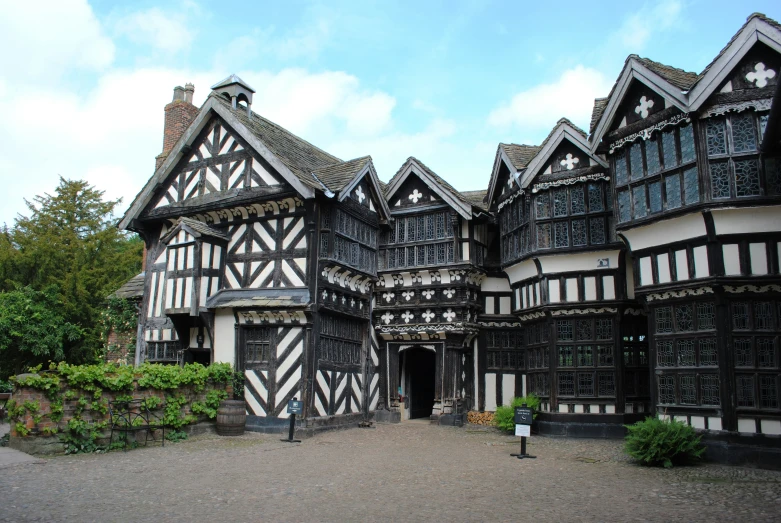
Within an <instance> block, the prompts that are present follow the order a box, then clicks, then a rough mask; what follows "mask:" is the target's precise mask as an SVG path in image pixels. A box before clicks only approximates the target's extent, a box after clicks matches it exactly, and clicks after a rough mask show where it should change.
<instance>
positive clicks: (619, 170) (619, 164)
mask: <svg viewBox="0 0 781 523" xmlns="http://www.w3.org/2000/svg"><path fill="white" fill-rule="evenodd" d="M615 164H616V167H615V173H616V183H617V184H619V185H623V184H625V183H626V182H627V181H628V178H627V170H626V153H625V152H624V151H621V152H620V153H618V154H617V155H616V157H615Z"/></svg>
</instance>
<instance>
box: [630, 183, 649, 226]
mask: <svg viewBox="0 0 781 523" xmlns="http://www.w3.org/2000/svg"><path fill="white" fill-rule="evenodd" d="M632 198H633V199H634V207H635V218H645V216H646V215H647V214H648V209H647V207H646V203H645V185H638V186H637V187H633V188H632Z"/></svg>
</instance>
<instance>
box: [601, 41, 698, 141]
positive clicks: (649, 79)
mask: <svg viewBox="0 0 781 523" xmlns="http://www.w3.org/2000/svg"><path fill="white" fill-rule="evenodd" d="M632 80H637V81H639V82H640V83H642V84H643V85H645V86H646V87H648V88H649V89H651V90H652V91H654V92H655V93H657V94H658V95H659V96H661V97H662V98H664V99H665V101H666V102H667V103H669V104H671V105H672V106H674V107H677V108H678V109H680V110H681V111H682V112H684V113H686V112H688V111H689V109H688V106H689V103H688V96H687V94H686V93H685V92H684V91H682V90H681V89H680V88H678V87H676V86H674V85H673V84H671V83H670V82H669V81H667V80H666V79H664V78H663V77H662V76H661V75H659V74H658V73H656V72H654V71H652V70H651V69H650V68H649V67H647V66H646V65H645V64H643V62H642V59H641V58H640V57H638V56H636V55H630V56H629V57H628V58H627V60H626V63H625V64H624V68H623V70H622V71H621V74H620V75H619V76H618V80H616V84H615V85H614V86H613V89H612V91H611V92H610V95H609V96H608V100H607V104H606V106H605V109H604V111H602V114H601V116H600V117H599V121H598V122H597V125H596V127H595V128H594V132H593V133H592V135H591V137H590V142H591V145H590V151H589V152H590V153H591V154H592V155H595V154H596V152H597V149H598V148H599V145H600V143H601V142H602V137H603V136H605V135H606V134H608V132H609V127H610V125H611V123H612V122H613V119H614V118H615V117H616V113H617V111H618V108H619V106H620V105H621V102H623V100H624V97H625V96H626V94H627V92H628V91H629V89H630V87H631V86H632Z"/></svg>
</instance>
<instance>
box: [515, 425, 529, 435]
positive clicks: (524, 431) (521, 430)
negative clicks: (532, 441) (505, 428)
mask: <svg viewBox="0 0 781 523" xmlns="http://www.w3.org/2000/svg"><path fill="white" fill-rule="evenodd" d="M515 435H516V436H526V437H527V438H528V437H531V435H532V427H531V425H516V426H515Z"/></svg>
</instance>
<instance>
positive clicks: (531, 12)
mask: <svg viewBox="0 0 781 523" xmlns="http://www.w3.org/2000/svg"><path fill="white" fill-rule="evenodd" d="M0 8H2V12H3V13H4V14H7V16H4V18H3V19H2V20H0V46H2V48H3V49H4V50H8V49H18V50H19V51H18V52H15V53H11V52H3V53H2V54H0V113H2V114H3V118H2V122H0V176H2V179H3V181H4V182H5V183H4V186H5V187H7V190H5V191H4V192H3V193H2V194H1V195H0V203H2V205H0V223H4V222H5V223H8V224H9V225H10V224H11V223H12V222H13V219H14V217H15V216H16V214H17V213H18V212H25V206H24V202H23V198H28V199H30V198H32V197H33V196H35V195H36V194H40V193H41V192H44V191H51V190H53V189H54V187H55V186H56V184H57V176H58V175H62V176H64V177H66V178H72V179H87V180H88V181H89V182H91V183H92V184H94V185H96V186H97V187H98V188H99V189H102V190H105V191H106V195H107V196H109V197H111V198H119V197H122V198H124V203H123V205H122V209H121V211H122V212H123V211H124V208H125V207H126V206H127V205H129V204H130V202H131V201H132V199H133V198H134V196H135V195H136V193H137V192H138V191H139V190H140V189H141V187H142V186H143V184H144V183H145V182H146V181H147V180H148V179H149V177H150V176H151V175H152V169H153V167H154V157H155V156H156V155H157V154H158V153H159V152H160V148H161V145H162V125H163V112H162V109H163V106H164V105H165V104H166V103H167V102H168V101H170V99H171V94H172V89H173V87H174V86H175V85H183V84H184V83H185V82H188V81H189V82H193V83H194V84H195V89H196V93H195V97H196V102H197V103H200V102H201V101H203V99H204V98H205V96H206V95H207V94H208V87H209V86H210V85H212V84H214V83H216V82H217V81H219V80H221V79H222V78H224V77H226V76H228V74H230V73H237V74H239V75H240V76H241V77H242V78H244V80H245V81H247V82H248V83H249V84H250V85H251V86H252V87H254V88H255V89H256V91H257V94H256V95H255V100H254V104H253V109H254V110H255V111H256V112H259V113H260V114H262V115H264V116H266V117H268V118H270V119H271V120H273V121H275V122H277V123H279V124H280V125H283V126H285V127H287V128H288V129H290V130H291V131H293V132H295V133H297V134H299V135H301V136H302V137H304V138H306V139H308V140H309V141H311V142H312V143H314V144H316V145H318V146H320V147H322V148H323V149H325V150H327V151H328V152H330V153H332V154H335V155H336V156H339V157H341V158H343V159H349V158H354V157H357V156H362V155H366V154H370V155H372V157H373V158H374V162H375V166H376V167H377V170H378V174H379V175H380V178H381V179H383V180H385V181H387V180H388V179H389V178H390V177H391V176H392V175H393V174H394V173H395V172H396V170H397V169H398V168H399V166H400V165H401V164H402V163H403V161H404V160H405V159H406V158H407V157H409V156H416V157H418V158H419V159H420V160H422V161H423V162H424V163H426V164H428V165H429V166H430V167H431V168H432V169H434V170H435V171H436V172H437V173H438V174H440V175H441V176H443V177H445V178H446V179H447V180H448V181H450V182H451V183H452V184H453V185H454V186H455V187H456V188H458V189H462V190H470V189H481V188H485V187H486V186H487V183H488V178H489V176H490V170H491V166H492V162H493V157H494V154H495V152H496V146H497V144H498V143H499V142H515V143H534V144H536V143H539V142H540V141H541V140H542V139H543V138H544V137H545V136H546V135H547V134H548V132H549V131H550V129H551V128H552V126H553V125H554V124H555V122H556V121H557V120H558V119H559V118H560V117H562V116H566V117H568V118H570V119H571V120H573V121H574V122H575V123H576V124H578V125H581V126H583V127H586V126H587V125H588V119H589V115H590V113H591V103H592V100H593V98H594V97H596V96H605V95H607V93H608V91H609V90H610V87H611V86H612V84H613V82H614V81H615V78H616V77H617V75H618V74H619V72H620V70H621V68H622V66H623V63H624V60H625V58H626V56H627V55H628V54H630V53H636V54H639V55H641V56H647V57H649V58H652V59H654V60H657V61H660V62H663V63H666V64H669V65H673V66H676V67H681V68H683V69H686V70H690V71H695V72H699V71H701V70H702V68H703V67H704V66H705V65H707V64H708V62H710V60H711V59H712V58H713V57H714V56H715V55H716V54H717V53H718V52H719V50H721V48H722V47H723V46H724V45H725V44H726V43H727V41H728V40H729V38H730V37H731V36H732V35H733V34H734V33H735V32H736V31H737V30H738V29H739V27H740V26H741V25H742V24H743V22H744V21H745V19H746V17H747V16H748V15H749V14H750V13H752V12H754V11H759V12H763V13H765V14H767V15H768V16H770V17H771V18H775V19H777V20H781V5H780V4H778V3H777V2H764V1H757V2H718V1H716V2H706V1H682V0H662V1H661V2H649V3H637V2H538V3H535V5H530V4H529V3H528V2H518V1H515V2H500V1H493V2H492V1H485V2H461V1H449V2H433V1H429V2H420V1H418V2H372V1H368V0H364V1H360V2H335V1H331V2H306V1H288V2H278V1H277V2H248V1H243V2H238V1H223V2H205V1H203V2H198V1H194V0H185V1H177V0H174V1H172V2H151V1H145V2H132V3H131V2H128V3H120V2H114V1H105V0H99V1H93V2H90V3H88V2H86V1H83V0H56V1H51V0H42V1H39V2H27V3H19V2H13V1H12V0H0Z"/></svg>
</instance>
